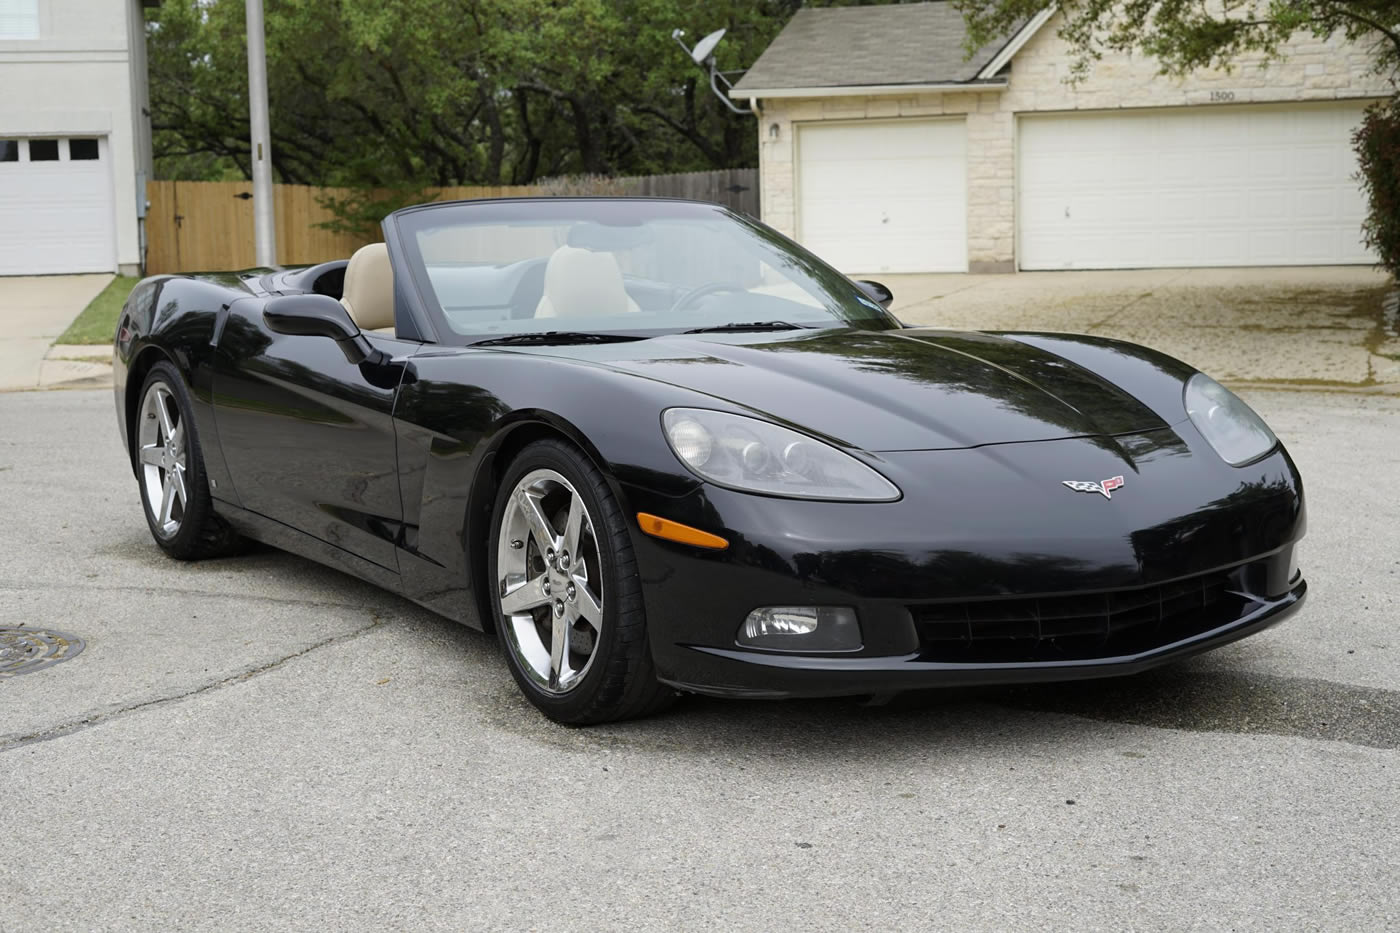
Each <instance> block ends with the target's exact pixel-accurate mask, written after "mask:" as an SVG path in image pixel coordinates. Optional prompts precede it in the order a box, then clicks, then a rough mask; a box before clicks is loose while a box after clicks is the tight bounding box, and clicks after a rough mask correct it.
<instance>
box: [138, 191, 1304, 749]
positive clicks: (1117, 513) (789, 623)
mask: <svg viewBox="0 0 1400 933" xmlns="http://www.w3.org/2000/svg"><path fill="white" fill-rule="evenodd" d="M384 239H385V242H384V243H382V244H376V245H373V246H366V247H364V248H363V249H361V250H359V251H358V252H356V253H355V255H354V256H353V257H352V258H351V259H350V260H349V261H348V263H347V262H345V261H339V262H329V263H323V264H321V265H318V266H313V267H310V268H302V269H273V270H268V269H258V270H253V271H250V272H244V273H237V274H226V275H206V276H161V277H155V278H151V279H147V280H145V281H143V282H142V283H141V284H140V285H139V286H138V287H137V288H136V290H135V291H133V292H132V294H131V298H130V300H129V301H128V302H127V305H126V308H125V310H124V312H123V314H122V316H121V320H120V323H119V325H118V333H117V340H116V351H115V355H116V375H117V378H116V404H117V419H118V422H119V426H120V429H121V435H122V440H123V442H124V443H125V444H126V445H127V449H128V451H129V453H130V456H131V465H132V469H133V471H134V473H135V475H136V479H137V483H138V486H139V488H140V492H141V498H142V501H143V502H144V504H145V511H146V518H147V520H148V522H149V523H150V527H151V533H152V534H153V535H154V537H155V540H156V543H157V544H158V545H160V547H161V548H163V549H164V550H165V551H166V552H167V553H169V554H170V555H171V556H173V557H177V558H181V559H200V558H205V557H211V556H215V555H219V554H225V553H229V552H231V551H232V550H234V549H235V548H236V547H237V546H238V544H239V542H240V541H241V540H242V539H244V538H251V539H256V540H258V541H262V542H266V543H268V544H272V545H275V546H277V547H280V548H285V549H287V550H289V551H295V552H297V553H299V554H303V555H305V556H307V557H310V558H312V559H314V560H317V561H320V562H323V563H325V564H329V565H331V566H334V567H338V568H340V569H342V570H344V571H346V572H348V573H351V574H354V575H355V576H358V577H361V578H363V579H366V580H369V581H371V582H373V583H375V584H378V585H379V586H382V587H385V588H387V589H390V590H393V591H394V592H397V593H402V594H403V595H404V596H406V597H408V598H409V599H412V600H415V601H416V602H418V603H421V604H422V605H424V606H427V607H429V608H431V609H434V610H436V611H438V612H440V613H442V614H444V615H447V616H450V617H452V618H454V619H458V620H461V621H463V622H466V623H468V624H470V625H473V626H477V627H479V628H484V629H487V630H491V631H494V632H495V633H496V635H497V636H498V638H499V639H500V642H501V644H502V645H503V647H504V654H505V657H506V660H507V662H508V664H509V666H510V670H511V672H512V674H513V675H514V676H515V679H516V681H517V682H518V683H519V685H520V689H521V690H522V691H523V692H524V693H525V695H526V696H527V697H528V698H529V699H530V701H531V702H532V703H534V704H535V705H536V706H537V707H538V708H539V709H540V710H541V711H543V712H544V713H545V714H546V715H547V716H549V717H551V718H553V719H556V720H559V721H561V722H568V723H592V722H601V721H607V720H613V719H619V718H624V717H630V716H638V715H643V714H645V713H647V712H650V711H653V710H656V709H658V708H660V707H661V706H663V705H664V704H666V703H667V702H669V701H670V700H671V699H672V698H673V697H674V696H675V695H676V694H677V693H678V692H686V691H689V692H697V693H707V694H716V695H721V696H735V697H792V696H830V695H861V694H872V695H888V694H892V693H897V692H900V691H905V690H912V689H918V688H923V687H933V686H939V685H948V684H972V683H983V684H985V683H1008V682H1017V681H1042V680H1056V679H1070V678H1082V677H1102V676H1108V675H1114V674H1127V673H1132V672H1136V671H1140V670H1143V669H1145V668H1148V667H1151V666H1153V665H1156V664H1160V663H1162V662H1164V661H1169V660H1172V659H1175V658H1180V657H1183V656H1186V655H1191V654H1195V653H1197V652H1201V651H1205V650H1207V649H1210V648H1214V647H1217V646H1220V645H1222V644H1225V643H1227V642H1231V641H1234V640H1236V639H1239V638H1242V637H1244V636H1246V635H1250V634H1252V633H1254V632H1257V631H1259V630H1261V629H1263V628H1265V627H1266V626H1269V625H1271V624H1272V623H1274V622H1277V621H1278V620H1280V619H1281V618H1283V617H1284V616H1285V615H1286V614H1287V613H1288V612H1290V611H1291V610H1293V609H1295V608H1297V606H1298V605H1299V604H1300V602H1301V601H1302V599H1303V595H1304V592H1305V590H1306V586H1305V584H1304V582H1303V579H1302V576H1301V575H1300V574H1299V572H1298V570H1297V567H1296V563H1295V551H1296V545H1297V542H1298V540H1299V538H1301V537H1302V535H1303V531H1304V525H1305V518H1304V509H1303V493H1302V486H1301V483H1300V480H1299V477H1298V473H1297V470H1296V469H1295V468H1294V465H1293V463H1292V461H1291V460H1290V459H1289V456H1288V454H1287V453H1286V452H1285V451H1284V449H1283V447H1282V446H1281V445H1280V444H1279V443H1278V441H1277V439H1276V438H1275V437H1274V435H1273V434H1272V432H1270V430H1269V428H1268V427H1267V426H1266V425H1265V424H1264V422H1263V421H1262V420H1260V418H1259V417H1258V416H1257V415H1256V414H1255V413H1254V412H1253V411H1252V410H1250V409H1249V407H1248V406H1246V405H1245V404H1244V403H1243V402H1241V401H1240V400H1239V399H1238V398H1236V397H1235V396H1234V395H1233V394H1232V393H1231V392H1229V391H1228V390H1227V389H1225V388H1223V387H1221V386H1220V385H1219V384H1218V383H1216V382H1215V381H1214V380H1212V379H1210V377H1208V376H1205V375H1203V374H1201V373H1198V372H1196V371H1195V370H1194V369H1192V368H1191V367H1190V366H1187V365H1186V364H1184V363H1181V362H1178V361H1177V360H1174V359H1171V358H1170V357H1167V356H1163V355H1162V354H1160V353H1156V352H1153V351H1152V350H1148V349H1145V348H1143V347H1139V346H1134V345H1131V344H1126V343H1120V342H1118V341H1113V340H1105V339H1099V338H1091V337H1080V336H1071V335H1065V334H1032V333H960V332H950V331H942V330H935V329H929V328H908V327H904V326H903V325H902V324H901V323H900V322H899V321H897V320H896V319H895V318H894V317H893V316H892V315H891V314H890V313H889V312H888V311H887V310H886V306H887V305H888V303H889V300H890V295H889V292H888V291H887V290H885V289H884V288H883V287H882V286H879V285H878V284H876V283H873V282H852V281H850V280H849V279H847V278H845V277H844V276H842V275H841V274H839V273H837V272H836V271H834V270H833V269H831V268H830V267H829V266H827V265H825V264H824V263H822V262H821V261H820V260H819V259H817V258H816V257H815V256H813V255H811V254H810V253H808V252H806V251H805V250H803V249H802V248H801V247H800V246H798V245H796V244H795V243H792V242H791V241H789V240H787V239H785V238H784V237H782V236H781V235H779V234H777V233H775V232H774V231H773V230H770V229H768V228H767V227H764V226H763V225H762V224H759V223H756V222H754V221H752V220H749V219H747V218H744V217H740V216H738V215H735V214H732V213H730V212H728V211H726V210H724V209H723V208H720V207H718V206H716V205H713V204H702V203H695V202H687V201H667V200H630V199H525V200H505V201H474V202H465V203H444V204H432V205H427V206H422V207H412V208H407V209H405V210H401V211H398V212H397V213H395V214H393V215H391V216H390V217H388V218H387V219H386V220H385V221H384Z"/></svg>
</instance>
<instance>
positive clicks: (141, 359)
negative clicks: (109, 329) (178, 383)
mask: <svg viewBox="0 0 1400 933" xmlns="http://www.w3.org/2000/svg"><path fill="white" fill-rule="evenodd" d="M161 362H166V363H170V364H171V365H172V366H174V367H175V370H176V372H179V373H180V377H181V378H182V379H185V374H184V372H183V371H181V370H180V366H179V363H178V362H177V361H176V360H175V357H174V356H172V355H171V354H169V353H167V352H166V351H165V350H164V349H162V348H161V347H159V346H157V345H156V344H149V343H148V344H146V346H144V347H142V348H141V349H140V350H139V351H137V353H136V355H135V356H133V357H132V358H131V363H130V365H129V366H128V368H127V378H126V397H125V398H124V399H123V400H122V404H123V406H124V407H125V410H126V457H127V459H128V460H129V461H131V472H132V474H133V475H135V474H136V472H137V470H136V421H137V418H136V409H137V407H138V406H139V405H140V404H141V389H142V388H143V387H144V386H145V385H146V377H147V376H148V375H150V372H151V370H152V369H154V368H155V365H156V364H157V363H161ZM185 387H186V388H189V380H188V379H185Z"/></svg>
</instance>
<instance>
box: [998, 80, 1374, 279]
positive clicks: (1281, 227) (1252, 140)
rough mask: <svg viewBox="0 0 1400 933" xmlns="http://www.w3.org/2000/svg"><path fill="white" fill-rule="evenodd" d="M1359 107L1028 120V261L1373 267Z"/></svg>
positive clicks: (1023, 250)
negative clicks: (1361, 184) (1356, 149)
mask: <svg viewBox="0 0 1400 933" xmlns="http://www.w3.org/2000/svg"><path fill="white" fill-rule="evenodd" d="M1361 110H1362V107H1361V105H1359V104H1345V105H1326V106H1320V107H1296V108H1289V109H1283V108H1262V107H1261V108H1246V107H1196V108H1177V109H1170V110H1156V111H1135V112H1128V113H1094V114H1084V115H1068V114H1064V115H1055V116H1044V117H1041V116H1036V117H1030V116H1027V117H1022V118H1021V120H1020V123H1019V125H1018V134H1019V146H1020V166H1019V175H1020V204H1019V215H1020V257H1021V263H1020V264H1021V268H1022V269H1123V268H1142V267H1152V266H1248V265H1267V266H1274V265H1315V264H1316V265H1322V264H1332V263H1369V262H1374V261H1375V259H1374V257H1373V256H1371V255H1370V254H1369V253H1368V252H1367V251H1366V249H1365V247H1364V246H1362V244H1361V232H1360V228H1361V220H1362V217H1363V216H1364V213H1365V201H1364V199H1363V197H1362V195H1361V191H1360V189H1359V188H1358V186H1357V183H1356V181H1355V177H1354V176H1355V174H1356V157H1355V155H1354V154H1353V152H1352V151H1351V144H1350V140H1351V132H1352V130H1353V129H1354V128H1355V127H1356V125H1357V124H1358V123H1359V122H1360V120H1361Z"/></svg>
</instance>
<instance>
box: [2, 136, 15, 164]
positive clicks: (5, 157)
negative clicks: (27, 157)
mask: <svg viewBox="0 0 1400 933" xmlns="http://www.w3.org/2000/svg"><path fill="white" fill-rule="evenodd" d="M18 161H19V140H18V139H0V162H18Z"/></svg>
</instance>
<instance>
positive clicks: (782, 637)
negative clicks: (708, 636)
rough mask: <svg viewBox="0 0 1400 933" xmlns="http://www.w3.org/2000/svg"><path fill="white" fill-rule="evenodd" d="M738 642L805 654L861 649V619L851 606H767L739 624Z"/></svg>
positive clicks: (750, 645) (748, 646) (756, 610)
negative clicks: (859, 619)
mask: <svg viewBox="0 0 1400 933" xmlns="http://www.w3.org/2000/svg"><path fill="white" fill-rule="evenodd" d="M738 640H739V644H741V645H743V646H744V647H746V648H769V649H772V650H775V651H795V652H799V653H802V654H806V653H810V652H828V651H859V650H860V646H861V641H860V622H859V621H857V620H856V611H855V610H854V609H851V608H850V607H848V606H765V607H763V608H762V609H755V610H754V611H753V612H750V613H749V617H748V618H747V619H745V620H744V624H743V625H741V626H740V627H739V639H738Z"/></svg>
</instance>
